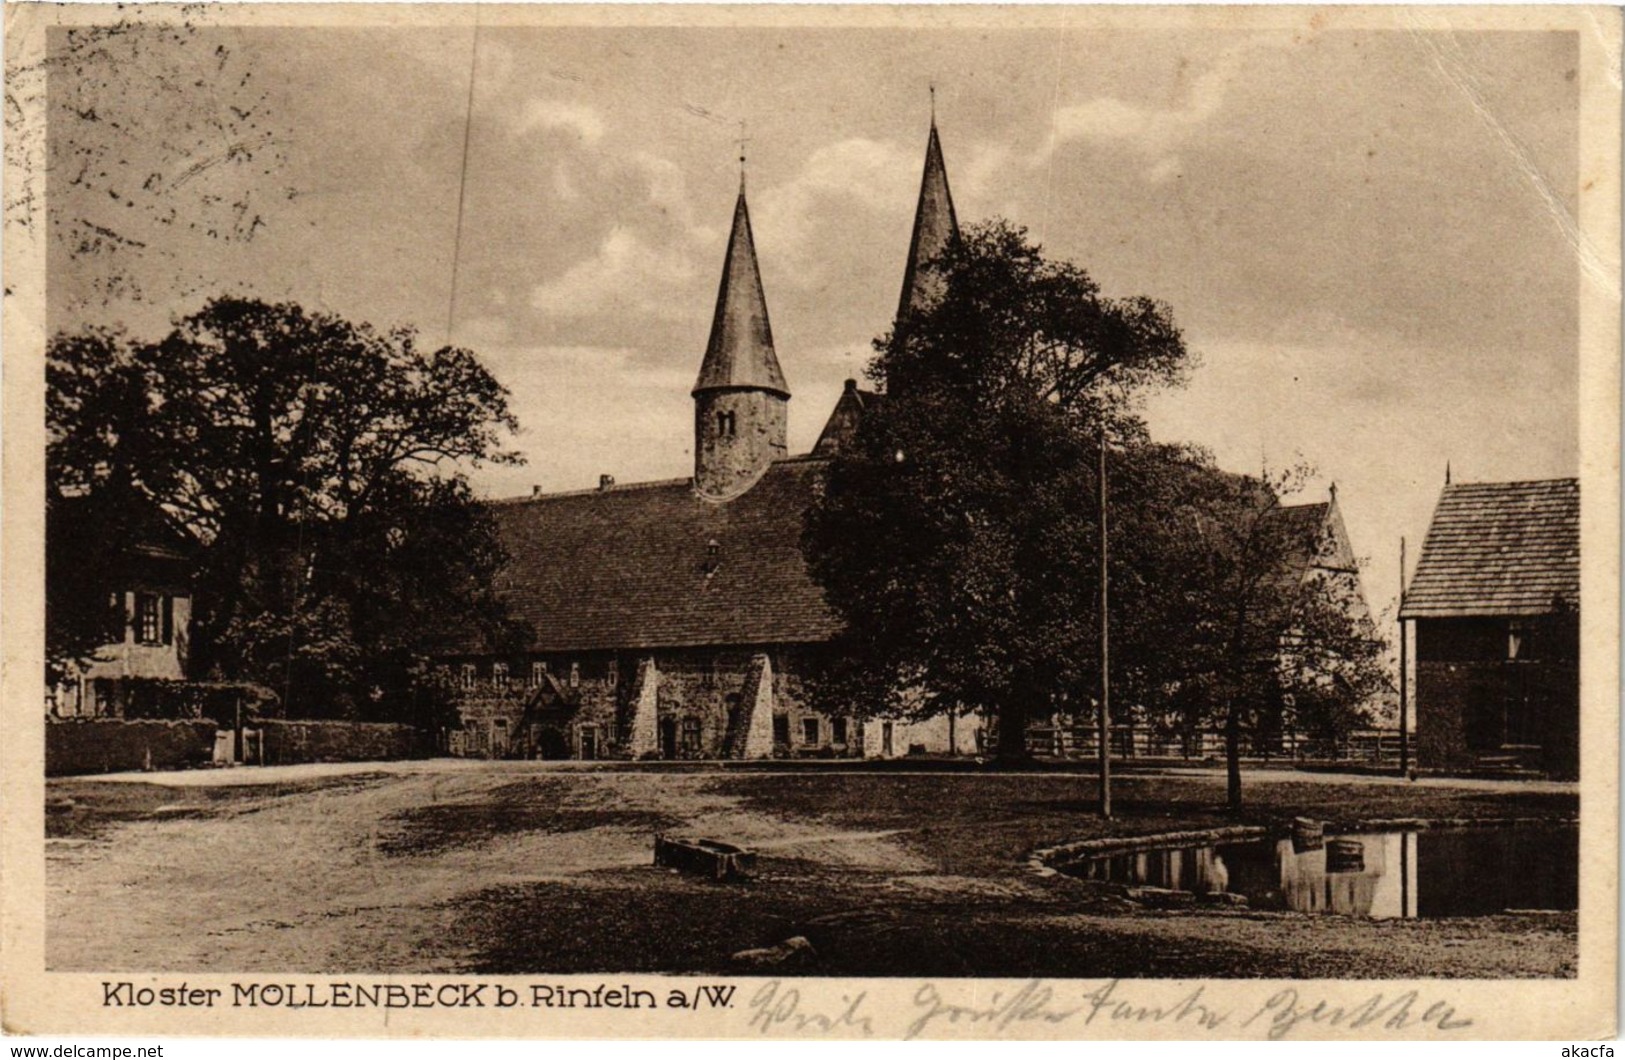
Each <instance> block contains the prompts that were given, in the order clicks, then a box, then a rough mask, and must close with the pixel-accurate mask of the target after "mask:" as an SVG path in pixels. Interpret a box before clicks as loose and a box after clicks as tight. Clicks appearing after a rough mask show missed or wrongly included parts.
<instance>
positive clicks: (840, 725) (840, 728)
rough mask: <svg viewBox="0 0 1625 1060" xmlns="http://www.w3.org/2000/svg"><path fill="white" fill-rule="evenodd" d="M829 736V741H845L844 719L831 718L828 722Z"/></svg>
mask: <svg viewBox="0 0 1625 1060" xmlns="http://www.w3.org/2000/svg"><path fill="white" fill-rule="evenodd" d="M829 738H830V742H831V743H845V742H846V719H845V718H831V719H830V723H829Z"/></svg>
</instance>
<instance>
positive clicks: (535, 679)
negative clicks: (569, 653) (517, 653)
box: [530, 659, 547, 688]
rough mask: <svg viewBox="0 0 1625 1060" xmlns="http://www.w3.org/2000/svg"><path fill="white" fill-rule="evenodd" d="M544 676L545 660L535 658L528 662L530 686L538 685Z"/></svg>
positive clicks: (545, 673)
mask: <svg viewBox="0 0 1625 1060" xmlns="http://www.w3.org/2000/svg"><path fill="white" fill-rule="evenodd" d="M546 676H547V664H546V663H545V662H542V661H541V660H540V659H537V660H535V661H533V662H532V663H531V664H530V687H532V688H535V687H537V686H538V685H540V684H541V683H542V679H543V678H544V677H546Z"/></svg>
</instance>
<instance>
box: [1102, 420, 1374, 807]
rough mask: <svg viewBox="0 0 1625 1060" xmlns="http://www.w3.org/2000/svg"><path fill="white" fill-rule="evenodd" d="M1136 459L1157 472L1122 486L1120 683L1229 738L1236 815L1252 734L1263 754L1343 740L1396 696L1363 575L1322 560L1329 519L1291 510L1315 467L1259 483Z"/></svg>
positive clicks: (1195, 726)
mask: <svg viewBox="0 0 1625 1060" xmlns="http://www.w3.org/2000/svg"><path fill="white" fill-rule="evenodd" d="M1141 455H1142V456H1145V455H1150V456H1151V457H1152V462H1151V463H1152V468H1153V474H1152V475H1151V476H1149V479H1148V478H1147V477H1146V476H1144V475H1143V474H1142V475H1141V476H1139V477H1137V478H1135V479H1131V480H1130V481H1129V482H1126V483H1125V484H1124V485H1125V487H1126V488H1125V489H1123V490H1122V491H1121V493H1122V500H1123V504H1122V508H1123V510H1124V513H1125V516H1126V519H1125V522H1126V523H1127V526H1128V528H1129V529H1127V530H1125V533H1124V534H1123V537H1122V541H1121V544H1120V545H1114V547H1115V548H1117V549H1119V552H1120V559H1121V562H1120V563H1114V564H1113V577H1114V579H1120V580H1121V581H1122V582H1123V583H1124V584H1123V587H1122V589H1121V590H1120V591H1119V593H1118V594H1117V595H1116V596H1115V597H1114V600H1113V611H1112V622H1113V625H1114V627H1116V626H1118V625H1119V624H1121V625H1123V626H1125V627H1127V629H1126V632H1127V634H1128V635H1127V636H1126V637H1125V638H1124V639H1125V640H1126V641H1127V642H1128V643H1129V644H1130V645H1132V647H1131V648H1130V650H1129V651H1128V652H1127V653H1125V657H1124V658H1125V663H1126V664H1125V665H1123V666H1121V667H1115V668H1114V670H1113V680H1114V682H1115V683H1120V684H1127V685H1128V686H1129V688H1130V689H1132V694H1131V695H1130V696H1129V697H1128V702H1130V703H1132V704H1134V706H1135V707H1136V708H1137V710H1138V711H1139V712H1140V713H1141V714H1142V715H1149V716H1151V717H1153V718H1156V719H1158V720H1160V721H1162V722H1163V723H1164V724H1168V725H1172V726H1175V727H1177V728H1179V729H1181V730H1183V731H1185V732H1191V733H1194V732H1196V731H1199V730H1203V729H1211V728H1213V727H1217V728H1218V729H1219V730H1220V731H1221V732H1222V733H1223V735H1224V749H1225V763H1226V773H1227V792H1226V798H1227V803H1228V804H1229V806H1230V807H1231V808H1232V809H1236V810H1239V809H1240V808H1241V804H1242V791H1241V765H1240V763H1241V756H1242V753H1243V751H1244V749H1245V743H1246V741H1247V740H1248V739H1249V738H1251V739H1253V740H1254V741H1256V742H1257V743H1259V744H1262V745H1264V746H1268V745H1269V742H1270V741H1272V740H1274V739H1276V738H1278V737H1279V736H1280V734H1281V733H1282V732H1283V731H1285V730H1288V729H1290V730H1293V731H1297V732H1301V733H1307V734H1309V735H1310V736H1312V737H1320V738H1323V739H1335V738H1336V737H1338V736H1340V735H1343V734H1345V733H1346V732H1347V731H1348V730H1350V729H1351V728H1354V727H1356V726H1357V725H1362V724H1369V723H1370V708H1371V707H1372V706H1373V705H1374V703H1375V702H1376V701H1377V700H1378V699H1379V698H1380V696H1381V695H1382V694H1383V692H1384V691H1385V690H1386V689H1387V688H1388V687H1389V681H1390V677H1389V674H1388V671H1387V668H1386V662H1385V658H1384V644H1383V642H1382V639H1381V637H1380V636H1379V634H1378V632H1377V630H1376V627H1375V625H1374V623H1373V622H1372V621H1371V619H1370V616H1369V613H1368V612H1367V610H1366V607H1365V602H1364V600H1363V598H1362V597H1361V595H1360V589H1359V582H1358V575H1357V573H1356V572H1355V571H1354V570H1353V569H1352V568H1333V567H1330V566H1327V565H1326V564H1325V563H1324V562H1323V560H1324V559H1325V558H1326V557H1327V556H1328V554H1329V553H1328V546H1329V545H1330V544H1331V543H1330V542H1329V541H1328V540H1327V539H1326V537H1325V535H1326V533H1327V530H1326V527H1325V526H1324V524H1323V523H1322V522H1321V521H1320V520H1319V518H1318V517H1317V518H1308V519H1305V518H1300V517H1296V513H1294V512H1293V511H1292V510H1291V509H1289V508H1287V507H1286V506H1285V505H1284V503H1283V502H1284V499H1285V498H1287V497H1289V496H1290V495H1291V494H1292V493H1293V492H1296V491H1297V490H1298V489H1299V488H1300V487H1301V485H1302V483H1303V481H1304V480H1305V478H1306V477H1307V474H1308V472H1307V470H1306V469H1302V468H1298V469H1292V470H1289V471H1285V472H1281V473H1278V474H1265V475H1262V476H1259V477H1256V478H1255V477H1251V476H1243V475H1232V474H1226V473H1224V472H1221V471H1218V470H1217V469H1216V468H1213V467H1212V465H1211V463H1210V462H1208V461H1206V460H1205V459H1202V458H1200V457H1199V456H1198V458H1197V459H1195V460H1187V461H1184V462H1183V466H1182V467H1179V470H1178V473H1176V474H1173V475H1168V474H1167V473H1166V472H1167V471H1169V470H1171V469H1172V468H1174V467H1175V466H1177V465H1173V464H1170V463H1168V462H1167V461H1166V454H1155V453H1154V452H1153V453H1149V454H1146V453H1142V454H1141ZM1125 462H1132V460H1131V458H1130V457H1127V456H1125ZM1159 465H1160V466H1159ZM1158 482H1160V483H1161V484H1162V486H1163V487H1164V488H1162V489H1158V488H1157V487H1156V485H1155V484H1156V483H1158ZM1148 483H1149V484H1152V489H1151V490H1149V491H1148V490H1147V489H1146V488H1145V487H1146V486H1147V484H1148ZM1169 485H1174V486H1175V487H1176V489H1177V494H1175V495H1173V496H1170V495H1169V494H1168V492H1167V490H1166V487H1167V486H1169ZM1310 514H1311V515H1318V513H1313V512H1312V513H1310ZM1114 539H1115V538H1114ZM1136 598H1139V599H1138V600H1137V599H1136ZM1119 601H1121V605H1119ZM1125 677H1126V678H1127V681H1125V680H1124V678H1125Z"/></svg>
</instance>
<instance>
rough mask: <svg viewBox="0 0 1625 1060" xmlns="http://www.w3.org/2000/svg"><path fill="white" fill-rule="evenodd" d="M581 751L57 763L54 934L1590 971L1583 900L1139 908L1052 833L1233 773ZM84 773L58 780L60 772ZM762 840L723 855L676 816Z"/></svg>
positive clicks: (895, 969) (1556, 788)
mask: <svg viewBox="0 0 1625 1060" xmlns="http://www.w3.org/2000/svg"><path fill="white" fill-rule="evenodd" d="M1093 784H1094V781H1093V778H1092V777H1088V776H1079V775H1069V774H1059V773H1044V772H1029V773H983V772H946V771H943V772H934V771H930V770H914V771H906V772H901V771H900V772H877V771H850V770H842V769H837V768H790V769H785V770H782V771H742V770H718V769H707V768H697V769H696V768H682V767H676V768H636V769H580V768H558V767H556V766H550V765H548V764H543V763H500V762H490V763H470V762H462V761H456V762H454V761H429V762H412V763H390V764H379V765H375V766H367V765H361V766H350V767H323V766H310V767H287V768H282V769H275V770H254V769H239V770H225V771H199V772H193V773H176V774H166V775H150V776H147V777H140V778H130V777H126V778H119V779H110V778H71V779H62V780H53V781H51V782H50V783H49V785H48V792H47V794H48V796H49V797H50V798H51V799H52V800H54V801H56V806H55V807H54V809H53V812H51V813H49V814H48V815H47V836H48V838H47V842H46V861H47V866H46V872H47V897H46V917H47V962H48V965H49V967H50V968H51V969H52V970H61V971H148V972H157V971H211V972H264V971H280V972H308V973H340V972H352V973H368V972H371V973H384V972H414V973H426V972H440V973H497V972H510V973H511V972H519V973H541V972H558V973H565V972H587V971H605V972H607V971H624V972H635V971H668V972H723V973H725V972H735V973H745V972H749V971H750V969H749V968H747V967H742V966H741V964H740V963H739V962H738V961H736V960H735V959H734V958H733V957H732V955H733V954H735V953H736V952H738V951H741V950H746V949H750V948H753V947H771V946H774V945H776V944H778V943H781V942H783V941H784V940H785V939H787V938H789V937H791V936H796V935H799V936H802V937H805V938H807V939H809V940H810V941H811V943H812V947H811V950H810V952H806V953H801V954H798V955H797V957H796V960H795V962H793V963H791V964H789V965H786V966H785V967H783V968H782V969H779V970H778V971H777V972H776V973H775V974H780V973H794V974H814V975H939V976H944V975H945V976H952V975H1000V976H1035V975H1042V976H1066V977H1098V976H1119V975H1121V976H1220V977H1225V976H1287V977H1310V976H1312V977H1323V976H1337V977H1395V978H1399V977H1416V976H1450V977H1475V978H1478V977H1503V976H1540V977H1547V976H1572V975H1573V974H1574V973H1575V961H1576V954H1577V918H1576V916H1575V914H1572V913H1568V914H1536V913H1526V914H1517V915H1501V916H1491V917H1480V918H1472V919H1469V918H1460V919H1438V920H1403V921H1401V920H1386V921H1364V920H1354V919H1350V918H1345V917H1339V916H1308V915H1300V914H1291V913H1266V912H1258V911H1247V910H1235V911H1228V910H1227V911H1224V912H1218V911H1208V910H1203V911H1189V910H1185V911H1169V912H1153V911H1148V910H1143V909H1138V908H1131V907H1128V906H1127V905H1126V903H1123V902H1122V901H1121V900H1120V899H1116V898H1113V897H1111V896H1108V895H1102V894H1100V893H1098V892H1096V891H1095V890H1094V889H1092V888H1091V887H1090V886H1089V885H1087V884H1084V883H1082V882H1080V881H1077V880H1072V879H1070V878H1067V877H1064V876H1040V875H1039V874H1037V873H1035V872H1034V871H1033V870H1032V868H1031V867H1030V866H1029V864H1028V856H1029V854H1030V853H1031V851H1032V850H1033V849H1034V848H1036V847H1041V846H1044V845H1046V844H1050V843H1055V842H1060V841H1065V840H1069V839H1077V838H1085V837H1090V836H1098V835H1108V834H1139V833H1150V832H1161V831H1169V830H1174V829H1180V828H1192V827H1208V826H1211V825H1220V824H1229V823H1234V819H1232V818H1229V817H1226V816H1225V815H1224V814H1223V813H1222V812H1221V810H1220V803H1221V802H1222V799H1223V786H1222V779H1220V778H1218V777H1215V776H1207V775H1181V776H1126V777H1123V778H1120V779H1119V781H1118V786H1117V788H1116V792H1117V794H1116V802H1117V806H1118V810H1119V814H1118V817H1117V819H1116V820H1114V821H1113V822H1110V823H1103V822H1100V821H1098V820H1097V819H1095V818H1094V817H1093V816H1092V803H1091V795H1092V789H1093ZM1248 797H1249V799H1250V801H1251V809H1250V810H1249V812H1248V815H1247V819H1248V820H1249V821H1255V822H1259V823H1273V822H1276V821H1280V820H1284V819H1285V818H1287V817H1291V816H1293V815H1294V814H1298V813H1304V814H1310V815H1314V816H1320V817H1324V818H1327V819H1330V820H1334V821H1335V820H1344V821H1351V820H1360V819H1365V820H1374V819H1391V818H1400V817H1417V818H1447V819H1457V820H1463V819H1465V820H1473V819H1491V818H1511V817H1517V818H1540V819H1553V820H1566V819H1573V818H1574V817H1575V816H1576V815H1577V813H1578V797H1577V795H1576V794H1575V793H1574V791H1573V788H1572V786H1565V785H1517V784H1500V785H1496V784H1477V785H1473V784H1461V785H1455V784H1451V783H1449V782H1442V781H1440V782H1431V783H1420V784H1409V785H1407V784H1403V783H1399V782H1394V781H1373V780H1371V779H1369V778H1365V779H1361V778H1336V777H1308V776H1305V775H1302V774H1294V773H1280V774H1272V775H1264V774H1260V775H1258V777H1256V778H1255V782H1250V784H1249V790H1248ZM64 798H65V799H70V800H72V806H71V808H66V803H64V802H62V801H61V800H63V799H64ZM660 831H672V832H680V833H683V834H693V835H704V836H710V837H713V838H717V839H723V840H726V841H728V842H733V843H737V844H741V845H745V846H749V847H753V848H755V849H756V850H757V851H758V852H759V854H760V860H759V865H758V871H757V873H756V875H755V877H754V878H753V879H752V880H750V881H748V882H745V883H734V884H718V883H711V882H707V881H702V880H698V879H695V878H692V877H688V876H683V875H678V874H676V873H673V872H671V871H668V870H666V869H661V868H656V867H655V866H653V865H652V864H651V841H652V836H653V835H654V833H656V832H660Z"/></svg>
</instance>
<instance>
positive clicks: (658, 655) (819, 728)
mask: <svg viewBox="0 0 1625 1060" xmlns="http://www.w3.org/2000/svg"><path fill="white" fill-rule="evenodd" d="M762 656H765V657H766V659H767V668H768V669H769V670H770V671H771V673H772V686H771V687H772V696H771V702H772V709H773V715H774V717H773V719H772V723H771V726H772V728H771V731H772V736H773V739H772V752H771V753H772V754H773V755H774V756H775V757H844V756H858V755H861V754H862V726H861V724H860V723H859V722H857V721H856V720H855V719H844V718H830V717H828V716H826V715H824V714H822V713H819V712H818V711H815V710H813V709H811V708H810V707H809V706H807V690H806V687H805V670H806V667H807V665H808V664H809V659H810V653H808V652H806V651H805V650H804V649H795V648H774V649H767V650H763V651H757V650H751V649H724V650H716V649H692V650H669V651H660V652H653V653H642V654H631V653H583V654H581V655H577V656H573V657H571V656H557V655H549V656H545V657H525V658H521V659H513V660H509V661H508V662H507V667H508V669H507V672H506V677H505V678H504V677H503V676H502V675H500V674H499V673H498V672H497V671H496V670H495V668H494V664H496V663H498V662H499V660H494V659H491V658H489V657H485V658H478V659H465V660H461V661H458V662H454V663H452V664H451V670H452V673H453V676H455V677H459V678H460V679H461V682H462V689H463V691H462V695H461V698H460V703H459V709H460V713H461V716H462V728H461V729H459V730H454V731H453V732H452V733H451V734H450V739H449V740H448V750H449V752H450V753H451V754H453V755H458V756H467V757H480V758H543V757H546V758H560V757H568V758H583V757H586V758H632V757H658V758H678V759H685V758H692V759H710V758H724V757H743V756H744V753H745V746H744V733H743V729H744V727H745V726H747V725H748V722H749V720H750V719H749V713H748V709H747V708H748V704H747V702H746V698H747V695H748V694H750V693H751V692H752V688H751V687H748V686H749V683H750V681H751V675H752V672H753V667H754V666H756V665H758V664H757V662H756V660H758V659H759V658H761V657H762ZM651 658H652V659H653V661H654V673H655V675H656V676H655V681H656V693H655V697H654V699H655V718H654V731H653V737H652V740H649V741H648V743H649V745H650V746H651V747H652V748H653V749H654V750H653V754H650V753H649V752H648V751H645V752H644V753H643V754H642V755H639V754H637V753H636V752H635V751H634V749H633V747H632V741H633V738H634V737H633V732H634V728H635V719H634V713H635V711H636V708H637V702H636V697H637V696H638V693H639V691H640V690H639V689H638V687H637V686H638V681H639V672H640V665H641V664H642V663H643V661H644V660H646V659H651ZM536 663H541V664H544V665H545V666H546V667H547V671H546V672H547V673H549V674H550V675H552V676H553V677H554V678H555V679H556V680H557V682H558V684H559V686H560V687H562V688H563V689H565V690H566V692H567V694H568V695H569V696H570V697H572V699H573V700H574V702H575V704H576V706H575V709H574V711H573V712H571V711H569V710H568V709H564V710H560V711H558V712H556V713H551V712H549V711H548V710H546V709H542V710H537V709H534V708H533V709H532V710H531V712H530V713H529V714H527V712H526V704H527V703H530V702H531V701H532V700H533V699H534V698H535V697H536V695H537V692H538V688H539V676H538V675H537V672H536V671H534V670H533V669H532V667H533V665H534V664H536ZM467 667H472V668H473V669H472V671H469V670H468V669H466V668H467ZM735 734H737V735H735Z"/></svg>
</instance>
